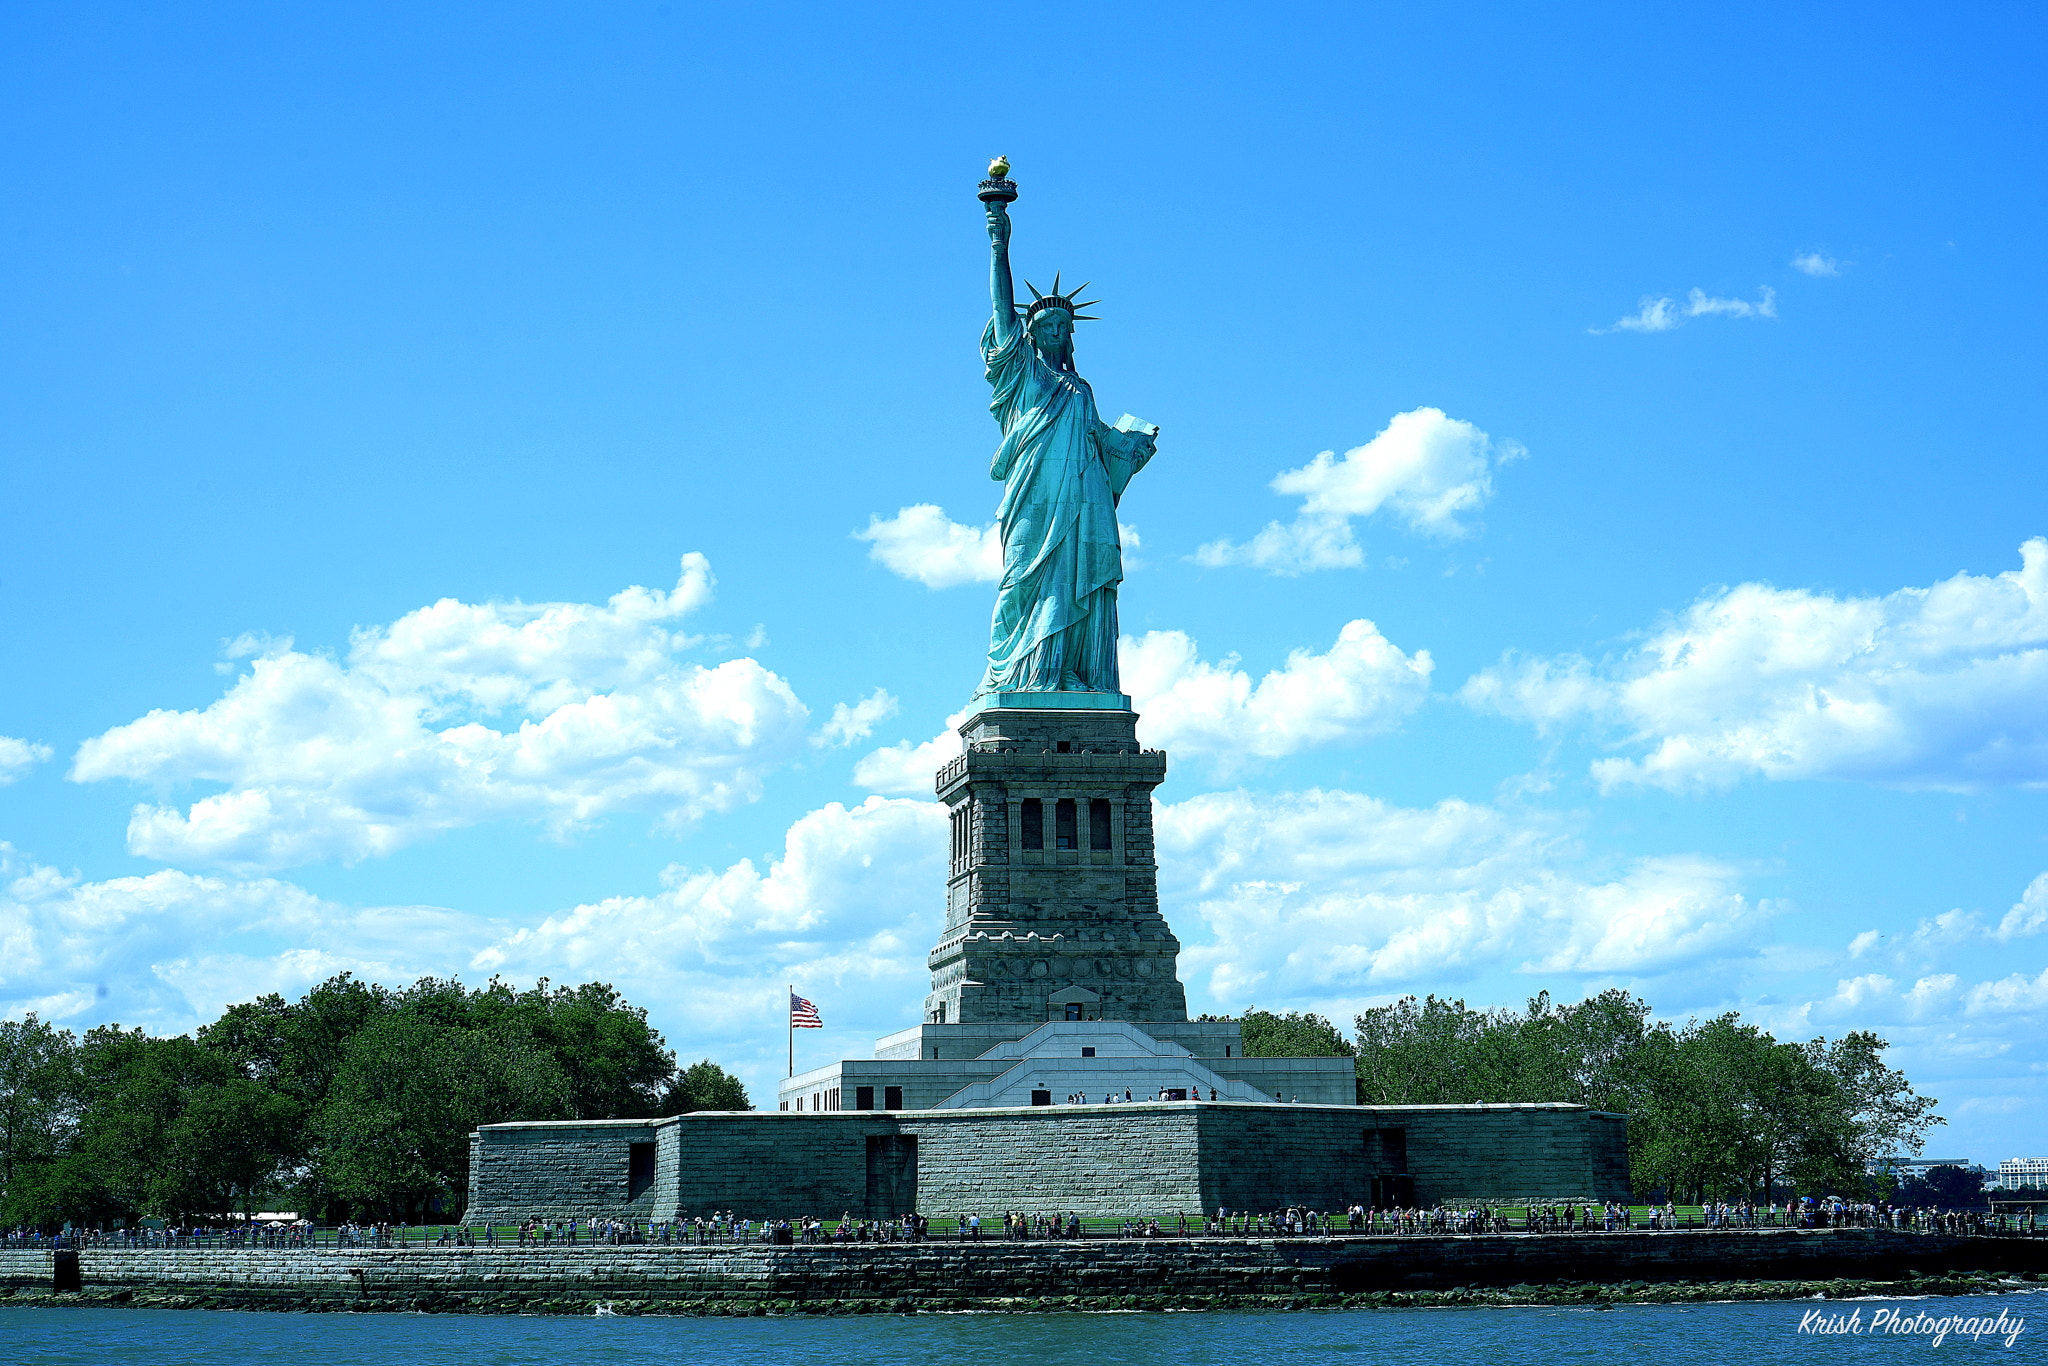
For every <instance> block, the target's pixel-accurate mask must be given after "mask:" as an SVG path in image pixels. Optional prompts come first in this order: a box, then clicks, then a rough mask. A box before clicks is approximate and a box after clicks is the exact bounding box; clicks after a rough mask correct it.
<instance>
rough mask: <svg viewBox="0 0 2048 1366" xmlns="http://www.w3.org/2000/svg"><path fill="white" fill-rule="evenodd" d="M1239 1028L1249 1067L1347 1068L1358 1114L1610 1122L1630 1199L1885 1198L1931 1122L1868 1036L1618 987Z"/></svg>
mask: <svg viewBox="0 0 2048 1366" xmlns="http://www.w3.org/2000/svg"><path fill="white" fill-rule="evenodd" d="M1241 1024H1242V1026H1243V1029H1244V1050H1245V1053H1246V1055H1247V1056H1249V1057H1261V1056H1264V1057H1308V1056H1324V1057H1327V1056H1331V1055H1342V1056H1346V1057H1350V1058H1352V1059H1354V1060H1355V1064H1356V1067H1357V1072H1358V1101H1359V1103H1360V1104H1362V1105H1444V1104H1469V1103H1472V1102H1476V1101H1546V1100H1563V1101H1572V1102H1576V1103H1577V1104H1581V1105H1586V1106H1589V1107H1591V1108H1593V1109H1596V1110H1609V1111H1613V1112H1616V1113H1619V1114H1625V1115H1627V1116H1628V1157H1629V1180H1630V1183H1631V1185H1632V1186H1633V1187H1634V1189H1635V1193H1636V1195H1637V1196H1638V1197H1639V1198H1643V1199H1671V1200H1676V1201H1679V1202H1681V1203H1685V1204H1697V1203H1700V1202H1702V1201H1705V1200H1713V1199H1739V1198H1749V1199H1754V1200H1758V1201H1763V1200H1767V1199H1783V1198H1784V1197H1785V1194H1786V1192H1788V1191H1793V1190H1796V1191H1798V1192H1799V1193H1801V1194H1824V1193H1831V1194H1836V1195H1841V1196H1843V1197H1844V1198H1865V1199H1874V1198H1879V1197H1887V1198H1889V1197H1892V1196H1894V1195H1896V1194H1897V1190H1896V1183H1895V1182H1894V1181H1893V1179H1892V1178H1891V1177H1890V1175H1889V1174H1888V1173H1887V1172H1886V1171H1885V1170H1884V1167H1885V1159H1887V1158H1890V1157H1893V1156H1897V1155H1902V1154H1907V1153H1917V1152H1919V1151H1920V1148H1921V1145H1922V1142H1923V1141H1924V1138H1925V1135H1926V1134H1927V1132H1928V1131H1929V1130H1930V1129H1931V1128H1933V1126H1935V1125H1937V1124H1940V1123H1942V1122H1943V1121H1942V1120H1941V1118H1940V1117H1939V1116H1937V1115H1936V1114H1935V1113H1934V1110H1935V1104H1936V1103H1935V1101H1934V1100H1932V1099H1931V1098H1929V1097H1926V1096H1922V1095H1918V1094H1916V1093H1915V1092H1914V1090H1913V1087H1912V1084H1911V1083H1910V1082H1909V1081H1908V1080H1907V1079H1906V1076H1905V1074H1904V1073H1903V1072H1901V1071H1898V1070H1897V1069H1895V1068H1892V1067H1888V1066H1886V1065H1885V1061H1884V1054H1885V1050H1886V1048H1887V1047H1889V1045H1888V1044H1887V1043H1886V1042H1885V1041H1884V1040H1883V1039H1881V1038H1879V1037H1878V1036H1877V1035H1875V1034H1873V1033H1870V1032H1868V1031H1863V1030H1855V1031H1851V1032H1850V1033H1847V1034H1844V1035H1843V1036H1842V1037H1841V1038H1839V1039H1836V1040H1834V1041H1833V1042H1829V1041H1828V1040H1826V1039H1824V1038H1815V1039H1811V1040H1807V1041H1805V1042H1780V1041H1779V1040H1777V1039H1775V1038H1773V1037H1772V1036H1771V1035H1770V1034H1769V1033H1767V1032H1766V1031H1764V1030H1762V1029H1759V1028H1758V1027H1757V1026H1755V1025H1752V1024H1745V1023H1744V1022H1743V1020H1742V1018H1741V1016H1740V1015H1739V1014H1738V1013H1736V1012H1732V1011H1731V1012H1729V1013H1727V1014H1724V1015H1717V1016H1715V1017H1713V1018H1711V1019H1707V1020H1698V1019H1693V1020H1687V1021H1686V1022H1685V1023H1683V1024H1671V1023H1667V1022H1662V1021H1653V1020H1652V1019H1651V1012H1650V1007H1649V1006H1648V1005H1646V1004H1644V1002H1643V1001H1642V1000H1641V999H1639V998H1637V997H1634V996H1631V995H1630V994H1629V993H1628V992H1626V991H1622V990H1618V989H1617V990H1610V991H1605V992H1602V993H1601V994H1599V995H1597V996H1593V997H1589V998H1588V999H1586V1000H1584V1001H1581V1002H1579V1003H1578V1004H1576V1005H1558V1004H1556V1003H1555V1002H1553V1001H1552V1000H1551V999H1550V994H1549V993H1548V992H1544V993H1542V994H1540V995H1538V996H1536V997H1535V998H1534V999H1532V1000H1531V1001H1530V1002H1529V1003H1528V1005H1527V1006H1526V1007H1525V1008H1524V1009H1522V1010H1520V1011H1516V1010H1511V1009H1506V1008H1498V1009H1492V1010H1474V1009H1471V1008H1469V1007H1467V1006H1466V1004H1465V1003H1464V1002H1463V1001H1459V1000H1447V999H1444V998H1441V997H1437V996H1428V997H1425V998H1423V999H1422V1000H1419V1001H1418V1000H1417V999H1416V998H1415V997H1413V996H1408V997H1404V998H1402V999H1401V1000H1398V1001H1396V1002H1394V1003H1393V1004H1391V1005H1385V1006H1377V1007H1374V1008H1373V1009H1370V1010H1367V1011H1366V1012H1364V1013H1363V1014H1361V1015H1359V1016H1357V1017H1355V1018H1354V1020H1353V1021H1352V1036H1351V1037H1350V1038H1346V1037H1345V1036H1344V1035H1343V1033H1342V1032H1341V1031H1340V1030H1339V1029H1338V1028H1337V1026H1336V1025H1335V1024H1333V1023H1332V1022H1331V1021H1329V1020H1327V1019H1324V1018H1323V1017H1322V1016H1319V1015H1313V1014H1299V1013H1288V1014H1274V1013H1273V1012H1271V1011H1261V1010H1257V1009H1253V1010H1250V1011H1247V1012H1246V1013H1245V1014H1244V1016H1243V1017H1242V1020H1241ZM1873 1169H1875V1170H1873Z"/></svg>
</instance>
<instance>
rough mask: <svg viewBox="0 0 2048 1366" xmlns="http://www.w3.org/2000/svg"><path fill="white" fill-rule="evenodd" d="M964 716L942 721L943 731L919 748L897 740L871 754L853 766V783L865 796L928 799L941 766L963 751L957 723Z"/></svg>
mask: <svg viewBox="0 0 2048 1366" xmlns="http://www.w3.org/2000/svg"><path fill="white" fill-rule="evenodd" d="M966 719H967V713H966V712H964V711H956V712H954V713H953V714H952V715H951V716H949V717H947V718H946V726H945V729H943V730H941V731H940V732H939V733H938V734H937V735H934V736H933V737H932V738H931V739H929V740H926V741H924V742H923V743H922V744H919V743H916V742H913V741H910V740H901V741H898V742H897V743H896V744H893V745H887V746H884V747H883V748H881V749H877V750H871V751H870V752H868V753H867V754H864V755H862V756H861V759H860V762H858V763H856V764H855V765H854V766H853V780H854V782H856V783H858V784H860V786H861V788H862V789H863V790H865V791H868V792H882V793H887V794H889V795H891V796H900V797H916V796H925V797H928V796H930V795H931V794H932V781H933V777H934V775H936V774H937V773H938V771H939V769H940V767H941V766H942V765H944V764H945V763H946V762H947V761H948V760H951V759H955V758H958V757H959V755H960V751H961V749H962V748H963V746H962V744H961V740H960V730H959V727H960V723H961V722H962V721H965V720H966Z"/></svg>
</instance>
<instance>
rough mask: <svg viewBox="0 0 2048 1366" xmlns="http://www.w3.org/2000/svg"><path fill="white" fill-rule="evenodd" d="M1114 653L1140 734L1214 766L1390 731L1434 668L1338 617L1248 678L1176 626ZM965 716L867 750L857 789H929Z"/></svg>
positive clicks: (1240, 764) (1224, 768)
mask: <svg viewBox="0 0 2048 1366" xmlns="http://www.w3.org/2000/svg"><path fill="white" fill-rule="evenodd" d="M1118 661H1119V669H1120V672H1121V674H1122V678H1123V686H1124V691H1126V692H1128V693H1129V694H1130V695H1131V705H1132V706H1133V707H1135V708H1136V709H1137V710H1138V712H1139V713H1140V714H1141V715H1142V716H1143V717H1144V720H1143V721H1142V722H1141V723H1140V728H1141V735H1142V738H1143V739H1144V741H1145V743H1146V744H1147V745H1149V746H1152V747H1153V748H1156V749H1165V750H1168V751H1170V752H1171V753H1173V755H1174V756H1175V757H1176V758H1185V759H1192V758H1201V759H1205V760H1207V761H1209V763H1210V765H1211V767H1212V768H1214V769H1215V770H1216V771H1217V772H1220V773H1225V774H1228V773H1234V772H1237V771H1238V770H1240V769H1243V768H1247V767H1250V766H1252V765H1253V764H1255V763H1256V762H1257V761H1259V760H1264V759H1279V758H1284V757H1285V756H1287V755H1290V754H1296V753H1299V752H1301V751H1303V750H1307V749H1314V748H1317V747H1319V746H1323V745H1332V744H1352V743H1356V742H1358V741H1360V740H1363V739H1367V738H1369V737H1371V736H1374V735H1381V734H1384V733H1386V732H1387V731H1390V730H1393V729H1394V728H1395V727H1397V726H1399V725H1400V723H1401V722H1402V721H1403V720H1404V719H1405V718H1406V717H1407V716H1408V715H1409V714H1411V713H1412V712H1414V711H1415V709H1416V708H1418V707H1420V706H1421V705H1422V704H1423V703H1424V702H1425V701H1427V700H1428V697H1429V676H1430V673H1431V671H1432V670H1433V669H1434V668H1435V667H1436V665H1435V663H1434V662H1433V661H1432V660H1431V659H1430V657H1429V651H1427V650H1417V651H1416V652H1415V653H1414V654H1412V655H1411V654H1405V653H1403V652H1402V651H1401V649H1400V647H1398V646H1396V645H1394V644H1392V643H1391V642H1389V641H1388V640H1387V638H1386V637H1385V636H1383V635H1381V634H1380V632H1379V628H1378V627H1377V626H1374V625H1373V624H1372V623H1371V622H1369V621H1367V620H1365V619H1364V618H1360V619H1358V620H1356V621H1352V622H1349V623H1347V624H1346V625H1345V627H1344V629H1343V630H1341V631H1339V632H1338V633H1337V639H1336V642H1335V643H1334V644H1332V645H1331V646H1330V648H1329V649H1328V650H1326V651H1324V652H1323V653H1321V654H1316V653H1314V652H1313V651H1310V650H1295V651H1293V652H1291V653H1290V654H1289V655H1288V656H1287V662H1286V664H1285V665H1284V666H1282V667H1281V668H1278V669H1272V670H1269V671H1268V672H1267V673H1266V675H1265V676H1264V677H1263V678H1259V679H1256V680H1254V679H1253V677H1252V675H1251V674H1250V673H1248V672H1246V671H1245V670H1244V669H1242V668H1240V667H1239V660H1238V658H1237V656H1236V655H1228V656H1225V657H1224V658H1223V659H1221V660H1218V661H1216V662H1214V663H1211V662H1209V661H1207V660H1204V659H1203V658H1202V657H1201V655H1200V652H1199V650H1198V649H1197V647H1196V644H1195V642H1194V641H1193V640H1192V639H1191V638H1189V636H1188V635H1187V633H1186V632H1183V631H1151V632H1147V633H1146V634H1145V635H1144V636H1142V637H1139V638H1138V639H1135V640H1134V639H1132V638H1131V637H1129V636H1125V637H1124V638H1123V639H1122V640H1121V641H1119V642H1118ZM966 719H967V713H965V712H956V713H954V714H953V715H952V716H949V717H947V718H946V728H945V729H944V730H942V731H940V732H939V733H938V734H937V735H935V736H933V737H932V738H931V739H929V740H926V741H924V742H923V743H921V744H919V743H914V742H912V741H909V740H904V741H901V742H899V743H897V744H894V745H889V746H886V747H884V748H881V749H876V750H873V751H870V752H869V753H868V754H866V755H865V756H863V757H862V758H861V760H860V762H859V763H857V764H855V765H854V770H853V776H854V781H855V782H857V783H859V784H860V786H861V787H862V788H863V789H865V790H866V791H869V792H886V793H896V794H903V795H912V794H920V793H929V792H930V791H931V790H932V775H933V774H934V773H935V772H937V770H938V769H939V767H940V766H941V765H943V764H944V763H946V761H947V760H949V759H952V758H953V757H954V756H956V755H958V754H959V753H960V747H961V746H960V735H959V731H958V727H959V725H960V723H961V722H962V721H964V720H966Z"/></svg>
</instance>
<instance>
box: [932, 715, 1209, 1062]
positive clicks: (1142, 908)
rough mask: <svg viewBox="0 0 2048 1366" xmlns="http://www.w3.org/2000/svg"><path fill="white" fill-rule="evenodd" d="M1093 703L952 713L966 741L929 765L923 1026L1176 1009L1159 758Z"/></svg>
mask: <svg viewBox="0 0 2048 1366" xmlns="http://www.w3.org/2000/svg"><path fill="white" fill-rule="evenodd" d="M1026 696H1028V695H1018V694H1006V695H1005V696H1004V697H1003V698H1002V699H1000V700H1001V701H1002V702H1005V703H1008V702H1012V701H1016V700H1022V699H1023V698H1024V697H1026ZM1053 696H1054V697H1059V696H1062V695H1059V694H1054V695H1053ZM1102 700H1104V699H1100V698H1098V699H1093V700H1092V702H1091V705H1089V706H1087V707H1079V706H1069V707H1062V706H1054V707H1045V708H1031V707H1022V706H1010V705H1002V706H995V707H989V708H986V709H985V710H982V711H980V712H978V713H976V714H974V715H972V716H970V717H969V718H968V719H967V721H966V722H964V723H963V724H962V725H961V727H960V733H961V736H962V738H963V739H964V740H965V741H966V746H967V750H966V753H964V754H962V755H961V756H960V757H959V758H957V759H955V760H953V761H952V762H951V763H949V764H947V765H946V766H945V767H944V768H942V769H940V770H939V773H938V784H937V785H938V794H939V798H940V800H942V801H944V802H945V803H946V805H947V806H948V807H949V808H950V809H951V813H952V833H951V841H952V850H951V861H950V865H949V869H948V876H947V880H946V928H945V932H944V934H943V935H942V936H941V938H940V940H939V943H938V945H937V947H935V948H934V949H933V950H932V952H931V959H930V963H931V970H932V991H931V994H930V995H929V996H927V997H925V1017H924V1018H925V1020H926V1022H927V1023H931V1024H982V1023H1015V1024H1020V1025H1023V1026H1025V1027H1026V1028H1027V1029H1028V1028H1029V1027H1031V1026H1034V1025H1038V1024H1043V1023H1045V1022H1046V1021H1048V1020H1098V1019H1099V1020H1127V1021H1138V1022H1142V1021H1173V1020H1178V1021H1185V1020H1186V1019H1187V993H1186V991H1185V990H1184V989H1183V988H1182V986H1181V984H1180V979H1179V977H1178V975H1177V972H1176V962H1177V960H1178V958H1179V955H1180V941H1179V940H1177V939H1175V938H1174V936H1173V931H1172V930H1171V929H1169V928H1168V927H1167V924H1166V921H1165V920H1164V919H1163V918H1162V917H1161V916H1160V914H1159V865H1158V862H1157V860H1156V859H1155V857H1154V853H1153V844H1152V789H1153V788H1155V787H1157V786H1158V785H1159V784H1160V782H1161V781H1163V780H1164V779H1165V777H1166V755H1165V754H1163V753H1161V752H1160V751H1158V750H1145V749H1141V748H1140V747H1139V745H1138V739H1137V723H1138V717H1137V714H1136V713H1135V712H1133V711H1131V710H1129V707H1128V703H1127V702H1126V701H1124V699H1121V698H1119V699H1116V701H1117V702H1121V703H1123V705H1122V706H1121V707H1117V708H1115V709H1107V708H1104V707H1103V706H1102V705H1101V702H1102ZM1020 1032H1021V1031H1020Z"/></svg>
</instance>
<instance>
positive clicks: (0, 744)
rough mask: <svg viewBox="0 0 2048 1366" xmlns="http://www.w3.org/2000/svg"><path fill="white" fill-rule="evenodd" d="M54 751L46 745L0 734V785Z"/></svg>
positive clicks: (3, 785)
mask: <svg viewBox="0 0 2048 1366" xmlns="http://www.w3.org/2000/svg"><path fill="white" fill-rule="evenodd" d="M52 753H54V751H53V750H51V748H50V747H49V746H48V745H38V744H31V743H30V742H29V741H27V740H17V739H15V738H14V737H13V736H11V735H0V787H5V786H7V785H8V784H9V783H11V782H13V781H14V780H15V779H17V778H19V777H21V776H22V775H23V774H25V773H27V772H28V771H29V770H30V769H32V768H34V767H35V766H36V765H37V764H39V763H41V762H42V761H43V760H45V759H47V758H49V757H50V755H51V754H52Z"/></svg>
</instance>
